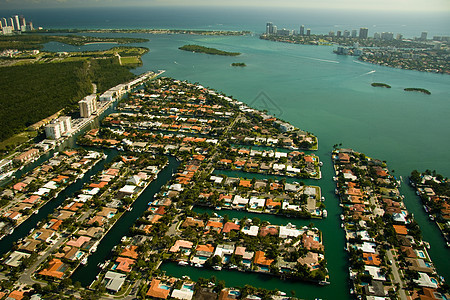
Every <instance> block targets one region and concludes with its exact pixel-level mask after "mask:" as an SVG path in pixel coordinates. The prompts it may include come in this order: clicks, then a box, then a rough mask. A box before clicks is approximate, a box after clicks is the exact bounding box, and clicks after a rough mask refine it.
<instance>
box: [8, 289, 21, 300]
mask: <svg viewBox="0 0 450 300" xmlns="http://www.w3.org/2000/svg"><path fill="white" fill-rule="evenodd" d="M23 297H24V292H23V291H12V292H11V293H10V294H9V295H8V298H7V299H9V298H11V299H16V300H22V299H23Z"/></svg>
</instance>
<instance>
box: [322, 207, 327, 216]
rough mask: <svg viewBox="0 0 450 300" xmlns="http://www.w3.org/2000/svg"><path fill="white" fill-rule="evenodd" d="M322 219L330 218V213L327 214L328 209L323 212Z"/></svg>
mask: <svg viewBox="0 0 450 300" xmlns="http://www.w3.org/2000/svg"><path fill="white" fill-rule="evenodd" d="M322 217H324V218H326V217H328V212H327V210H326V209H324V210H323V211H322Z"/></svg>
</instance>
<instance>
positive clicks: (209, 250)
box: [191, 244, 214, 265]
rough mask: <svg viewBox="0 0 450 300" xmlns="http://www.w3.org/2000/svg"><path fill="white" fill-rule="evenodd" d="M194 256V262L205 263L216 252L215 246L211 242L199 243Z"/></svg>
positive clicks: (192, 260)
mask: <svg viewBox="0 0 450 300" xmlns="http://www.w3.org/2000/svg"><path fill="white" fill-rule="evenodd" d="M195 250H196V252H195V255H194V257H193V258H192V259H191V262H192V263H193V264H200V265H202V264H204V263H205V262H206V260H207V259H208V258H209V257H211V256H212V255H213V253H214V247H213V246H212V245H210V244H206V245H201V244H199V245H197V247H196V249H195Z"/></svg>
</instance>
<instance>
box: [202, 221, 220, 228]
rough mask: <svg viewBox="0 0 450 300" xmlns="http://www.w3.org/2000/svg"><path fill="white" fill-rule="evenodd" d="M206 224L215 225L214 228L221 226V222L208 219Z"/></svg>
mask: <svg viewBox="0 0 450 300" xmlns="http://www.w3.org/2000/svg"><path fill="white" fill-rule="evenodd" d="M206 226H209V227H215V228H222V227H223V224H222V223H221V222H216V221H208V223H206Z"/></svg>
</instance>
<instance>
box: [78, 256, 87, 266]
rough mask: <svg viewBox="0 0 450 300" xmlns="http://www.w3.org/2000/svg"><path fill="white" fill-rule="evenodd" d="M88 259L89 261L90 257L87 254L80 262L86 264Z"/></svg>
mask: <svg viewBox="0 0 450 300" xmlns="http://www.w3.org/2000/svg"><path fill="white" fill-rule="evenodd" d="M87 261H88V257H87V256H86V257H85V258H83V259H82V260H81V262H80V264H82V265H85V264H87Z"/></svg>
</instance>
